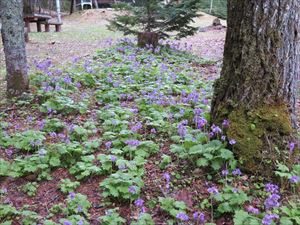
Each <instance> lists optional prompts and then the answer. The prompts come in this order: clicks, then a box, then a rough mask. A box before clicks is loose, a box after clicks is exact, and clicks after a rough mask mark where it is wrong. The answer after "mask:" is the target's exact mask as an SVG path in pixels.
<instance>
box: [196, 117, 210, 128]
mask: <svg viewBox="0 0 300 225" xmlns="http://www.w3.org/2000/svg"><path fill="white" fill-rule="evenodd" d="M194 122H195V124H196V127H197V129H202V128H203V127H204V126H205V125H206V124H207V120H206V119H204V118H203V117H199V116H195V117H194Z"/></svg>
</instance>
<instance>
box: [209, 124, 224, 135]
mask: <svg viewBox="0 0 300 225" xmlns="http://www.w3.org/2000/svg"><path fill="white" fill-rule="evenodd" d="M211 130H212V132H213V133H215V134H220V133H222V130H221V128H220V127H218V126H216V125H215V124H213V125H212V126H211Z"/></svg>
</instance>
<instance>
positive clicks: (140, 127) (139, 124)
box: [130, 122, 143, 133]
mask: <svg viewBox="0 0 300 225" xmlns="http://www.w3.org/2000/svg"><path fill="white" fill-rule="evenodd" d="M142 128H143V125H142V123H141V122H137V123H136V124H135V125H134V126H132V127H131V129H130V130H131V131H132V132H135V133H136V132H138V131H139V130H140V129H142Z"/></svg>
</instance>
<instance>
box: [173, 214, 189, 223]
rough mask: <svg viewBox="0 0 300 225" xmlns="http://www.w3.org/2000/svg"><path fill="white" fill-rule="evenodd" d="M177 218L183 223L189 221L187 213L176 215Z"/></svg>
mask: <svg viewBox="0 0 300 225" xmlns="http://www.w3.org/2000/svg"><path fill="white" fill-rule="evenodd" d="M176 218H177V219H179V220H181V221H188V220H189V217H188V215H186V213H184V212H180V213H178V214H177V215H176Z"/></svg>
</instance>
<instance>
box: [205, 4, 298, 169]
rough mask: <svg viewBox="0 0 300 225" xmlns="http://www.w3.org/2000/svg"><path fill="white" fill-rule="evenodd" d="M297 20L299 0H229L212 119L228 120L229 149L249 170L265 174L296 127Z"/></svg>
mask: <svg viewBox="0 0 300 225" xmlns="http://www.w3.org/2000/svg"><path fill="white" fill-rule="evenodd" d="M299 22H300V1H299V0H229V1H228V30H227V35H226V43H225V50H224V63H223V69H222V72H221V77H220V79H218V80H217V81H216V83H215V93H214V98H213V101H212V111H211V114H212V122H213V123H216V124H220V123H221V122H222V120H223V119H227V118H228V119H229V120H230V122H231V125H230V127H229V129H228V130H227V135H228V138H229V139H236V141H237V144H236V146H235V147H234V151H235V153H236V154H237V156H238V157H239V159H240V160H242V161H243V162H244V168H245V169H247V170H249V171H252V172H256V171H261V172H270V170H272V169H273V168H274V164H275V161H276V160H278V159H280V158H284V154H285V153H287V152H288V151H284V150H286V148H287V147H286V146H288V142H289V141H291V139H290V138H291V137H292V136H293V132H294V128H295V127H296V115H295V85H296V77H297V74H299V60H300V58H299V47H300V46H299V32H300V30H299ZM267 161H268V162H271V163H270V164H267V163H266V162H267Z"/></svg>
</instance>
